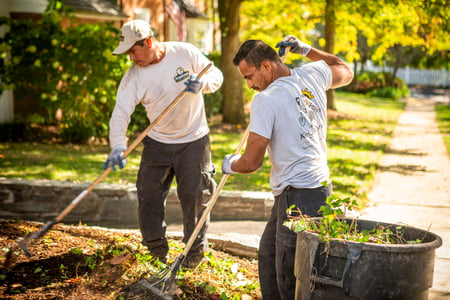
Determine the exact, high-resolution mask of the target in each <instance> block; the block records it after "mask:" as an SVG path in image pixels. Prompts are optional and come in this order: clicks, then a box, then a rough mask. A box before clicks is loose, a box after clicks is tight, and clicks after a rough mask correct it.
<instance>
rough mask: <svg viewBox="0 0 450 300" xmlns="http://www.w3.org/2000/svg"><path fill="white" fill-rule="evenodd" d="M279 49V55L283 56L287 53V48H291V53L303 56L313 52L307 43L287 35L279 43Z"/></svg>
mask: <svg viewBox="0 0 450 300" xmlns="http://www.w3.org/2000/svg"><path fill="white" fill-rule="evenodd" d="M275 47H276V48H280V49H278V55H279V56H283V55H284V54H285V52H286V48H287V47H290V48H291V49H290V52H292V53H297V54H300V55H303V56H306V55H308V53H309V51H310V50H311V46H310V45H308V44H306V43H305V42H302V41H300V40H299V39H298V38H296V37H295V36H293V35H287V36H286V37H285V38H284V39H283V40H282V41H281V42H279V43H278V44H277V45H276V46H275Z"/></svg>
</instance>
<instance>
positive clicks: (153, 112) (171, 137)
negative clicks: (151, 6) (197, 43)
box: [105, 20, 223, 268]
mask: <svg viewBox="0 0 450 300" xmlns="http://www.w3.org/2000/svg"><path fill="white" fill-rule="evenodd" d="M124 53H127V54H128V55H129V57H130V59H131V60H132V61H133V62H134V65H133V66H131V67H130V68H129V69H128V71H127V72H126V74H125V75H124V77H123V78H122V81H121V83H120V86H119V89H118V91H117V98H116V105H115V108H114V111H113V112H112V116H111V119H110V133H109V140H110V146H111V149H112V151H111V153H110V155H109V157H108V159H107V161H106V162H105V168H107V167H113V169H114V168H115V166H119V167H120V168H123V167H124V166H125V164H126V160H125V159H122V158H121V155H122V153H123V152H124V151H125V150H126V148H127V136H126V134H127V128H128V124H129V122H130V117H131V114H132V113H133V111H134V109H135V107H136V105H138V104H139V103H141V104H142V105H143V106H144V107H145V110H146V112H147V117H148V119H149V121H150V122H153V121H154V120H155V119H156V118H157V117H158V116H159V115H160V114H161V112H162V111H163V110H164V109H166V108H167V107H168V106H169V104H170V103H171V102H172V101H173V100H174V99H175V98H176V97H177V96H178V94H179V93H180V92H181V91H182V90H183V89H185V88H186V87H187V91H188V93H186V94H185V96H184V97H183V99H181V101H180V102H179V103H178V104H177V105H176V106H175V107H174V108H173V109H172V110H171V111H170V112H169V113H168V114H167V115H166V116H165V117H164V118H163V119H161V121H160V122H159V124H158V125H157V126H155V127H154V128H153V130H152V131H150V132H149V134H148V136H146V137H145V138H144V140H143V144H144V149H143V152H142V157H141V164H140V167H139V172H138V179H137V182H136V187H137V194H138V201H139V224H140V230H141V233H142V243H143V245H145V246H147V248H148V249H149V251H150V253H151V254H152V255H153V256H155V257H157V258H159V259H160V260H161V261H163V262H165V261H166V259H167V254H168V250H169V247H168V243H167V239H166V223H165V220H164V219H165V202H166V198H167V195H168V193H169V189H170V186H171V183H172V181H173V179H174V177H176V182H177V194H178V197H179V200H180V202H181V207H182V210H183V225H184V242H187V240H188V239H189V237H190V235H191V234H192V232H193V231H194V228H195V225H196V223H197V221H198V220H199V219H200V217H201V215H202V212H203V211H204V209H205V207H206V206H207V203H208V201H209V199H210V197H211V196H212V194H213V192H214V190H215V188H216V183H215V181H214V179H213V178H212V176H213V174H214V166H213V165H212V163H211V149H210V141H209V135H208V134H209V127H208V123H207V120H206V114H205V108H204V102H203V94H202V93H212V92H215V91H217V90H218V89H219V88H220V86H221V85H222V82H223V76H222V73H221V71H220V70H219V69H218V68H216V67H214V66H212V67H211V68H210V69H209V70H208V72H207V73H206V74H205V75H204V76H202V78H201V79H199V80H197V79H196V74H198V73H199V72H200V71H201V70H203V69H204V68H205V67H206V66H207V65H208V64H209V63H210V61H209V60H208V58H206V57H205V56H204V55H203V53H202V52H201V51H200V50H199V49H197V48H196V47H194V46H193V45H191V44H188V43H182V42H158V41H156V39H155V38H154V36H153V32H152V30H151V28H150V24H148V23H147V22H145V21H142V20H134V21H131V22H128V23H126V24H124V25H123V27H122V29H121V34H120V43H119V46H118V47H117V48H116V49H115V50H114V51H113V54H115V55H119V54H124ZM208 223H209V220H207V221H206V222H205V225H204V226H203V228H202V229H201V231H200V233H199V235H198V237H197V239H196V241H195V242H194V244H193V245H192V248H191V250H190V252H189V254H188V255H187V257H186V259H185V261H184V265H183V267H189V268H195V267H196V266H197V265H198V264H199V263H200V262H201V260H202V258H203V253H204V251H205V250H206V249H207V245H208V243H207V238H206V230H207V227H208Z"/></svg>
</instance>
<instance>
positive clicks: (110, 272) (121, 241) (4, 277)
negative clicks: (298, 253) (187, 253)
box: [0, 220, 261, 300]
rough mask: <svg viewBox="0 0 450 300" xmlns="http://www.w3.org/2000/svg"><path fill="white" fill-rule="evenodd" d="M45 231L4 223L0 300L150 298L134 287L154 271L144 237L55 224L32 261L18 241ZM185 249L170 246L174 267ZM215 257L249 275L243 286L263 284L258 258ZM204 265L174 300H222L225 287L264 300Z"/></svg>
mask: <svg viewBox="0 0 450 300" xmlns="http://www.w3.org/2000/svg"><path fill="white" fill-rule="evenodd" d="M41 227H42V224H41V223H36V222H29V221H13V220H7V221H3V222H1V223H0V246H1V249H2V252H0V254H1V258H2V260H1V262H2V263H1V266H0V299H77V300H80V299H102V300H103V299H149V296H148V295H146V293H145V292H144V293H143V292H142V291H137V290H136V289H135V288H134V287H135V286H136V282H138V281H139V280H140V279H142V278H145V277H146V276H149V274H150V271H149V269H148V268H149V266H144V265H143V263H142V261H138V259H137V257H138V256H139V255H142V253H143V250H142V249H144V247H143V246H142V245H141V244H140V235H139V234H136V233H129V232H120V231H113V230H107V229H103V228H96V227H88V226H82V225H79V226H65V225H62V224H56V225H55V226H53V227H52V229H51V230H49V231H48V233H47V234H46V235H45V236H44V237H43V238H42V239H41V240H39V241H38V242H37V243H36V244H33V245H29V247H28V250H29V251H30V252H31V253H32V256H31V257H27V256H26V255H25V254H24V253H23V251H22V250H21V248H20V247H19V246H18V244H17V242H16V240H17V239H18V238H20V237H24V236H26V235H27V234H29V233H32V232H35V231H37V230H39V229H40V228H41ZM183 247H184V245H183V244H182V243H181V242H180V241H171V250H170V252H169V254H170V257H169V263H168V264H169V266H170V264H171V262H173V261H174V260H175V258H176V257H178V256H179V254H180V251H181V250H180V249H183ZM8 250H11V251H8ZM119 250H120V251H119ZM119 252H120V253H119ZM144 252H145V251H144ZM210 257H211V258H214V261H216V260H218V259H221V260H223V261H228V262H232V264H233V265H234V267H235V268H236V266H238V268H239V270H244V271H243V273H241V274H240V277H241V278H240V279H241V280H243V281H244V283H245V282H247V283H249V282H251V283H254V282H258V277H257V262H256V260H255V259H248V258H241V257H236V256H232V255H230V254H227V253H225V252H221V251H216V250H212V249H211V253H210ZM204 261H206V262H204V263H203V264H202V265H201V267H199V268H197V269H195V270H192V271H189V272H184V273H183V276H182V277H183V278H179V284H178V289H177V293H176V295H175V296H174V299H221V298H220V296H221V293H218V292H217V291H219V290H220V287H222V288H223V287H225V288H226V289H228V290H230V291H231V294H230V295H231V296H229V297H230V298H229V299H231V297H232V296H233V295H235V294H236V293H237V294H239V295H240V299H261V297H260V292H259V288H255V289H253V290H250V291H248V292H242V290H239V289H237V290H236V291H232V289H233V287H227V285H230V281H231V282H233V281H236V279H235V278H236V277H235V276H234V275H233V272H231V271H227V272H226V273H223V272H222V273H220V272H219V271H218V270H219V269H223V266H222V267H217V266H216V263H213V262H212V261H210V260H208V257H207V258H206V259H204ZM230 265H231V264H230ZM150 267H151V266H150ZM227 267H230V266H227ZM239 273H240V272H239ZM224 274H225V275H224ZM230 274H232V275H230ZM228 276H231V277H230V278H228ZM236 286H238V285H236ZM222 293H223V292H222ZM150 299H151V298H150Z"/></svg>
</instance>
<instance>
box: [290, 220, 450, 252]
mask: <svg viewBox="0 0 450 300" xmlns="http://www.w3.org/2000/svg"><path fill="white" fill-rule="evenodd" d="M312 219H315V220H316V219H317V220H319V219H320V217H315V218H312ZM342 220H345V221H349V222H351V221H356V222H357V223H359V222H361V221H362V222H366V223H373V224H374V225H375V224H379V225H382V226H397V225H398V226H403V227H405V228H406V227H407V228H408V229H411V230H415V231H418V232H420V233H421V234H423V236H424V237H425V236H431V237H432V238H433V240H431V241H429V242H425V243H418V244H376V243H367V242H356V241H349V240H344V239H336V238H333V239H330V244H331V245H337V244H342V245H347V246H348V247H351V248H359V249H361V250H365V251H383V252H423V251H429V250H433V249H437V248H439V247H441V246H442V238H441V237H440V236H439V235H437V234H435V233H433V232H431V231H428V230H424V229H421V228H417V227H414V226H409V225H407V224H403V223H386V222H379V221H374V220H366V219H360V218H342ZM302 234H305V235H309V236H313V237H314V238H315V239H318V240H320V242H321V243H324V242H323V241H322V239H321V238H320V237H319V235H318V234H317V233H314V232H311V231H301V232H297V236H301V235H302Z"/></svg>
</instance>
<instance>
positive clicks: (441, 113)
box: [435, 104, 450, 155]
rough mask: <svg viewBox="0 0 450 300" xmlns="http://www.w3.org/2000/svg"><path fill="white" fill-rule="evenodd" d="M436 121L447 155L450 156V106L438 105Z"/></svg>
mask: <svg viewBox="0 0 450 300" xmlns="http://www.w3.org/2000/svg"><path fill="white" fill-rule="evenodd" d="M435 110H436V119H437V121H438V125H439V130H440V132H441V134H442V139H443V140H444V144H445V147H446V148H447V154H449V155H450V105H443V104H440V105H436V106H435Z"/></svg>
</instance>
